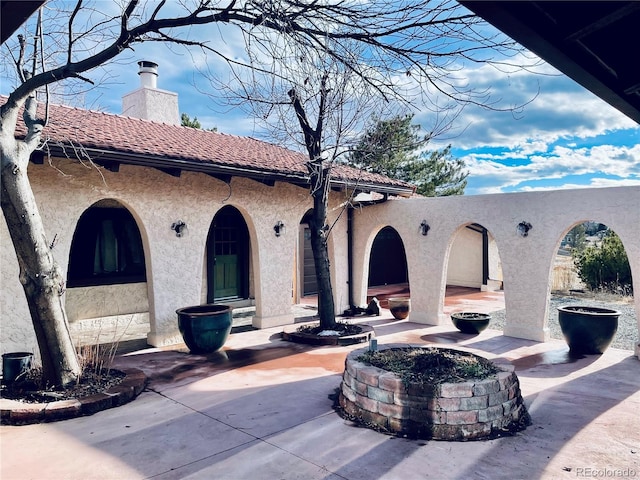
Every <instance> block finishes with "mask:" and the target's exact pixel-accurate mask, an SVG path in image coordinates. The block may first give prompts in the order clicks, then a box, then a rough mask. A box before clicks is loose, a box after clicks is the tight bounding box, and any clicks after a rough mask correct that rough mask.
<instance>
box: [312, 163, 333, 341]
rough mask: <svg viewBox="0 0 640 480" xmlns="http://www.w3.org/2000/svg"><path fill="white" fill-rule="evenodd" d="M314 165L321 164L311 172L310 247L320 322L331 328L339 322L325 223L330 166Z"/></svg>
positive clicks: (324, 327) (326, 328) (327, 230)
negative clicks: (335, 305) (336, 313)
mask: <svg viewBox="0 0 640 480" xmlns="http://www.w3.org/2000/svg"><path fill="white" fill-rule="evenodd" d="M319 162H321V160H319ZM315 165H317V166H318V170H317V171H316V172H314V174H312V175H311V184H312V185H316V189H315V190H314V191H313V193H312V196H313V213H312V215H311V219H310V222H309V228H310V230H311V250H312V252H313V261H314V264H315V268H316V281H317V284H318V314H319V316H320V326H321V327H322V328H323V329H325V330H328V329H331V328H332V327H334V326H335V323H336V317H335V307H334V303H333V288H332V286H331V269H330V263H329V246H328V244H327V235H328V232H329V228H328V225H327V224H326V219H327V202H328V192H329V181H330V175H331V170H330V169H329V168H327V167H326V166H323V165H322V164H321V163H320V165H318V164H315ZM316 175H317V177H316ZM314 177H316V178H314Z"/></svg>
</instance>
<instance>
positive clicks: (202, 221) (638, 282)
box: [0, 160, 640, 352]
mask: <svg viewBox="0 0 640 480" xmlns="http://www.w3.org/2000/svg"><path fill="white" fill-rule="evenodd" d="M54 165H55V167H56V168H55V169H54V168H52V167H51V166H49V165H46V164H45V165H30V167H29V176H30V178H31V181H32V184H33V188H34V192H35V195H36V199H37V201H38V204H39V206H40V211H41V215H42V217H43V221H44V225H45V229H46V232H47V237H48V238H49V239H52V238H53V237H54V235H57V237H56V238H57V243H56V246H55V248H54V254H55V256H56V259H57V261H58V262H59V264H60V266H61V268H62V270H63V271H64V272H66V270H67V265H68V258H69V249H70V244H71V239H72V236H73V232H74V230H75V227H76V224H77V222H78V219H79V218H80V215H81V214H82V213H83V212H84V211H85V210H86V209H87V208H89V207H90V206H91V205H92V204H94V203H95V202H97V201H98V200H101V199H105V198H112V199H115V200H117V201H119V202H120V203H122V204H123V205H125V206H126V207H127V208H128V209H129V210H130V212H131V213H132V214H133V216H134V218H135V219H136V221H137V222H138V227H139V228H140V232H141V234H142V239H143V244H144V248H145V258H146V264H147V298H146V301H147V302H148V316H149V322H150V332H149V335H148V339H149V342H150V343H151V344H153V345H169V344H174V343H178V342H180V341H181V338H180V335H179V332H178V330H177V322H176V315H175V310H176V309H177V308H180V307H184V306H187V305H194V304H199V303H201V301H202V293H203V281H204V277H203V272H204V257H205V255H204V252H205V245H206V239H207V234H208V231H209V227H210V224H211V221H212V219H213V218H214V216H215V214H216V212H217V211H218V210H219V209H220V208H222V207H223V206H225V205H233V206H235V207H236V208H238V209H239V210H240V212H241V213H242V214H243V216H244V219H245V221H246V223H247V226H248V229H249V235H250V238H251V246H250V250H251V263H252V272H253V278H252V292H253V294H254V295H255V304H256V315H255V317H254V325H255V326H257V327H268V326H275V325H283V324H287V323H292V322H293V314H292V312H291V301H292V287H293V281H294V276H293V272H294V268H293V262H294V258H295V252H296V249H297V248H298V225H299V223H300V220H301V219H302V217H303V216H304V213H305V212H306V211H307V210H308V209H309V208H311V206H312V204H311V200H310V197H309V193H308V191H307V190H306V189H304V188H300V187H296V186H293V185H288V184H283V183H276V185H275V186H274V187H269V186H267V185H264V184H262V183H259V182H255V181H252V180H248V179H242V178H235V177H234V178H233V179H232V181H231V183H230V184H229V185H227V184H226V183H224V182H222V181H220V180H217V179H215V178H213V177H211V176H208V175H204V174H197V173H189V172H183V173H182V175H181V176H180V177H173V176H170V175H168V174H166V173H163V172H160V171H159V170H155V169H150V168H142V167H131V166H122V167H121V169H120V172H115V173H114V172H109V171H106V170H104V169H100V170H99V171H98V170H97V169H96V168H94V167H87V166H83V165H80V164H78V163H72V162H69V161H66V160H57V161H55V163H54ZM103 177H104V180H103ZM345 200H346V197H345V194H344V193H339V192H332V194H331V201H330V208H329V210H330V219H329V224H330V225H331V224H333V220H335V219H338V221H337V223H336V224H335V225H334V227H333V230H332V234H331V237H330V241H329V253H330V256H331V272H332V280H333V286H334V295H335V300H336V312H337V313H340V312H342V311H343V310H344V309H345V308H347V307H348V306H349V305H348V288H347V287H348V285H347V280H348V268H347V261H346V260H347V241H346V239H347V233H346V217H347V215H346V214H345V215H341V216H340V214H341V212H342V209H341V208H340V205H341V204H342V203H343V202H345ZM638 205H640V187H619V188H607V189H594V190H587V189H585V190H563V191H552V192H539V193H538V192H532V193H514V194H501V195H485V196H470V197H464V196H463V197H447V198H420V199H417V198H416V199H404V200H391V201H388V202H386V203H383V204H380V205H375V206H368V207H364V208H362V209H356V211H355V212H354V232H355V238H354V252H355V255H354V298H355V303H356V304H358V305H363V304H364V303H365V301H366V285H367V277H368V271H367V270H368V262H369V254H370V251H371V245H372V242H373V239H374V238H375V235H376V234H377V233H378V231H379V230H380V229H381V228H383V227H385V226H387V225H389V226H392V227H394V228H395V229H396V230H397V231H398V233H399V234H400V236H401V238H402V240H403V242H404V245H405V251H406V254H407V262H408V267H409V281H410V286H411V297H412V314H411V320H413V321H417V322H422V323H427V324H441V323H444V322H445V321H448V319H445V317H444V315H443V309H442V305H443V299H444V291H445V286H446V275H447V265H448V261H449V256H450V248H451V245H452V242H453V239H454V237H455V234H456V233H457V232H458V231H459V230H460V229H462V228H463V227H464V226H465V225H468V224H471V223H479V224H481V225H482V226H484V227H485V228H487V229H488V230H489V231H490V232H491V234H492V235H493V238H494V239H495V247H496V248H497V250H498V251H499V255H500V260H501V263H502V274H503V277H504V284H505V299H506V308H507V325H506V329H505V334H506V335H511V336H516V337H521V338H528V339H533V340H540V341H542V340H546V339H547V338H548V332H547V328H546V319H547V314H548V295H549V285H550V276H551V272H552V265H553V258H554V256H555V254H556V251H557V249H558V246H559V244H560V240H561V239H562V238H563V236H564V234H565V233H566V232H567V231H568V230H569V229H570V228H571V227H572V226H574V225H575V224H577V223H579V222H582V221H587V220H595V221H598V222H601V223H605V224H606V225H608V226H609V227H611V228H613V229H614V230H615V231H616V232H617V233H618V234H619V236H620V238H621V239H622V241H623V243H624V246H625V248H626V251H627V255H628V257H629V261H630V263H631V269H632V273H633V276H634V289H635V291H636V292H639V291H640V209H639V208H638ZM178 219H180V220H183V221H184V222H186V223H187V225H188V230H189V233H188V235H186V236H185V237H182V238H178V237H176V235H175V233H174V232H173V231H172V230H171V229H170V225H171V223H173V222H175V221H176V220H178ZM422 219H426V220H427V221H428V223H429V225H430V226H431V230H430V231H429V234H428V235H427V236H423V235H421V233H420V228H419V226H420V222H421V221H422ZM278 220H280V221H282V222H284V224H285V225H286V226H287V228H286V230H285V232H284V234H283V235H282V236H280V237H276V236H275V235H274V231H273V225H274V224H275V223H276V222H277V221H278ZM522 220H526V221H528V222H530V223H531V224H532V225H533V230H532V231H531V232H530V234H529V236H528V237H526V238H523V237H520V236H519V235H518V234H517V232H516V225H517V224H518V223H519V222H520V221H522ZM1 223H2V225H0V242H1V243H0V245H1V248H0V261H1V262H2V263H1V265H0V280H1V282H2V293H1V295H2V306H1V308H2V311H1V319H2V329H1V330H0V341H1V345H2V346H1V348H2V352H6V351H16V350H32V351H35V350H36V344H35V337H34V334H33V328H32V326H31V321H30V318H29V313H28V309H27V305H26V301H25V300H24V293H23V292H22V288H21V286H20V284H19V281H18V266H17V262H16V259H15V253H14V251H13V248H12V246H11V243H10V239H9V236H8V232H7V229H6V224H5V222H4V221H2V222H1ZM492 248H493V247H492ZM78 293H80V292H78ZM141 298H143V296H142V297H141ZM65 300H67V301H68V299H65ZM141 301H142V300H141ZM109 303H110V302H104V305H109ZM83 308H87V307H83ZM118 308H120V307H118ZM122 308H124V307H122ZM136 309H137V308H136ZM636 312H637V314H638V318H640V295H636ZM102 313H103V314H105V315H107V313H109V314H110V315H117V314H118V312H117V311H114V312H106V311H104V310H102Z"/></svg>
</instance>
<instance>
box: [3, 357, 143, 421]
mask: <svg viewBox="0 0 640 480" xmlns="http://www.w3.org/2000/svg"><path fill="white" fill-rule="evenodd" d="M119 370H120V371H122V372H123V373H124V374H125V377H124V378H123V379H122V381H121V382H120V383H119V384H117V385H114V386H112V387H110V388H109V389H108V390H107V391H106V392H105V393H96V394H95V395H89V396H86V397H81V398H76V399H71V400H59V401H55V402H47V403H25V402H18V401H17V400H10V399H7V398H2V399H0V420H1V422H0V423H1V424H2V425H27V424H31V423H41V422H56V421H58V420H67V419H69V418H75V417H80V416H84V415H93V414H94V413H97V412H100V411H102V410H107V409H109V408H113V407H119V406H120V405H124V404H125V403H129V402H130V401H132V400H133V399H135V398H136V397H137V396H138V395H140V393H141V392H142V391H143V390H144V388H145V386H146V384H147V376H146V375H145V374H144V372H143V371H142V370H140V369H137V368H122V369H119Z"/></svg>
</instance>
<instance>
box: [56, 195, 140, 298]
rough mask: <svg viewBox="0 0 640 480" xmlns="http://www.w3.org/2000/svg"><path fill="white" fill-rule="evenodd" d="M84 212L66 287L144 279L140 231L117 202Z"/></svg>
mask: <svg viewBox="0 0 640 480" xmlns="http://www.w3.org/2000/svg"><path fill="white" fill-rule="evenodd" d="M108 205H109V206H102V204H98V205H94V206H92V207H91V208H89V209H88V210H87V211H85V212H84V213H83V214H82V216H81V217H80V220H79V221H78V226H77V227H76V231H75V233H74V235H73V240H72V242H71V254H70V258H69V275H68V279H67V285H68V286H69V287H88V286H93V285H114V284H121V283H138V282H145V281H146V280H147V275H146V270H145V263H144V250H143V247H142V238H141V237H140V231H139V230H138V225H137V224H136V222H135V220H134V219H133V216H132V215H131V213H129V211H128V210H127V209H126V208H123V207H120V206H114V205H119V204H117V202H108Z"/></svg>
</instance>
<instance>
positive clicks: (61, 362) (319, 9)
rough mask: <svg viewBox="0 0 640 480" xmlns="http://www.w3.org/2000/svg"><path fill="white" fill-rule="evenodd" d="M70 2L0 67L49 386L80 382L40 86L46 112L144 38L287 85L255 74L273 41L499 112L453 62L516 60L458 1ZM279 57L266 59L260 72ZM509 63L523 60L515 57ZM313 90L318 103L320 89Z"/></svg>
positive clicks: (9, 162) (9, 202)
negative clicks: (9, 82) (56, 95)
mask: <svg viewBox="0 0 640 480" xmlns="http://www.w3.org/2000/svg"><path fill="white" fill-rule="evenodd" d="M68 3H69V2H57V1H56V0H50V1H49V2H47V3H46V4H45V7H44V9H43V10H41V12H42V13H43V15H44V16H43V17H40V19H39V20H38V21H30V22H29V23H28V24H27V25H32V26H34V30H33V32H31V34H30V36H29V37H26V36H24V37H18V39H17V40H16V41H13V40H12V41H11V42H7V43H5V45H4V47H5V50H4V51H5V52H8V53H7V55H9V56H10V60H11V61H6V62H3V65H7V64H13V65H14V67H15V69H14V71H15V74H16V84H15V88H14V89H13V90H12V92H11V93H10V95H9V97H8V99H7V100H6V102H5V103H4V105H2V107H0V120H1V124H0V128H1V130H0V145H1V148H2V157H1V169H2V171H1V173H2V212H3V216H4V218H5V221H6V222H7V226H8V228H9V232H10V235H11V239H12V242H13V245H14V248H15V250H16V253H17V256H18V263H19V265H20V281H21V283H22V284H23V286H24V291H25V295H26V297H27V301H28V304H29V308H30V312H31V316H32V321H33V325H34V329H35V332H36V335H37V340H38V345H39V348H40V353H41V357H42V363H43V369H44V373H45V375H46V377H47V379H48V380H49V381H51V382H53V383H55V384H68V383H70V382H73V381H75V380H77V378H78V376H79V374H80V371H79V366H78V362H77V359H76V356H75V352H74V349H73V345H72V341H71V339H70V334H69V330H68V326H67V319H66V314H65V312H64V308H63V306H62V303H61V302H60V296H61V295H62V293H63V291H64V278H63V276H62V275H61V272H60V270H59V268H58V266H57V265H56V262H55V260H54V257H53V254H52V252H51V248H50V245H49V241H48V239H47V238H46V232H45V229H44V227H43V224H42V221H41V219H40V215H39V213H38V208H37V205H36V202H35V199H34V196H33V192H32V190H31V186H30V184H29V179H28V176H27V167H28V163H29V157H30V155H31V153H33V152H34V151H35V150H36V149H38V148H39V147H41V146H42V143H43V141H44V140H45V139H46V125H47V116H46V109H45V110H44V112H45V113H43V114H38V112H39V111H41V110H38V108H37V104H38V96H39V95H40V93H38V92H42V91H43V90H44V92H42V93H43V94H44V103H45V104H46V103H47V102H48V95H47V92H48V89H47V87H48V86H50V85H54V84H57V83H60V82H64V83H65V84H67V85H69V86H68V87H67V88H72V87H74V86H75V87H78V86H80V87H79V88H80V89H81V88H82V85H83V84H85V85H86V84H93V83H94V82H95V83H97V84H100V83H101V81H102V80H101V79H100V80H98V81H96V80H95V78H96V75H98V72H99V71H103V72H107V75H108V66H109V64H110V63H112V62H113V61H115V60H116V59H117V58H119V57H121V56H122V55H123V53H125V52H127V51H130V49H132V48H133V47H134V46H135V45H136V44H138V43H141V42H168V43H172V44H175V45H180V46H184V47H187V48H189V47H190V48H199V49H201V50H202V51H204V52H205V53H206V54H207V55H208V56H211V57H212V58H213V57H218V58H217V60H218V61H219V60H220V59H222V60H223V61H224V62H226V65H227V67H228V68H229V71H233V72H235V73H234V75H236V76H237V77H238V78H246V77H245V75H247V74H246V73H241V72H243V71H244V72H260V71H262V73H265V74H267V75H276V76H280V78H281V79H286V75H283V73H282V72H284V71H285V70H283V69H282V68H281V69H279V70H274V69H272V68H265V69H262V67H261V64H260V63H257V62H255V61H253V60H254V59H255V52H257V51H262V52H267V53H268V52H272V53H273V52H275V51H276V48H275V47H277V46H278V45H286V44H288V45H295V47H296V50H297V51H299V52H303V51H306V52H311V53H313V54H314V55H318V56H320V57H324V58H327V59H331V61H332V62H333V63H334V64H336V65H341V66H342V68H343V69H344V70H348V71H349V72H350V75H351V76H354V77H357V78H359V79H360V80H361V84H363V85H367V86H368V88H369V89H370V90H371V91H375V92H377V94H378V95H379V96H380V97H381V98H384V99H387V100H390V99H392V98H393V97H396V98H397V97H405V98H406V99H408V98H409V97H413V98H415V97H421V98H422V102H423V104H425V105H430V106H431V107H432V108H433V109H434V110H435V111H440V110H442V108H443V107H446V106H448V105H449V104H450V103H451V102H453V103H458V104H460V103H474V104H479V105H485V106H488V107H490V108H496V105H495V104H494V103H493V100H492V99H491V97H490V96H489V95H488V92H485V91H480V92H478V91H475V90H474V89H472V88H470V87H469V86H468V85H467V82H466V80H465V79H464V76H463V75H462V70H461V69H462V68H463V64H462V63H460V62H462V61H465V62H483V63H491V64H493V65H495V66H496V67H498V68H502V67H505V66H506V65H508V64H509V63H510V60H509V56H510V55H512V54H513V53H514V52H515V49H514V45H513V43H512V42H510V41H509V40H508V39H507V38H506V37H502V36H494V35H493V34H486V30H483V28H482V25H481V23H480V20H479V19H478V18H476V17H474V16H473V15H472V14H471V13H469V12H468V11H466V10H465V9H464V8H463V7H461V6H460V5H459V4H458V3H457V2H455V1H453V0H438V1H436V2H432V1H424V2H413V1H409V0H398V1H395V2H389V1H387V0H370V1H368V2H361V1H358V0H345V1H341V2H332V1H324V0H321V1H303V0H274V1H268V2H267V1H251V0H245V1H242V2H239V1H237V0H184V1H181V2H167V1H166V0H157V1H154V0H149V1H147V2H144V1H140V0H127V1H125V0H122V1H120V2H101V3H100V4H99V5H98V4H97V3H95V2H90V1H88V0H87V1H83V0H78V1H77V2H76V3H75V4H73V5H71V6H70V9H68V10H65V6H66V5H67V4H68ZM43 25H44V26H46V28H43ZM207 25H209V26H210V25H217V26H218V28H219V29H227V30H226V31H229V29H235V31H237V32H241V33H242V35H243V36H244V39H245V42H246V49H247V52H246V53H247V55H246V56H244V57H242V56H239V57H236V56H233V55H229V54H225V50H224V49H223V48H222V47H220V45H221V44H220V43H213V42H212V43H209V41H207V40H206V39H207V38H210V37H211V34H212V32H211V29H209V30H208V31H205V32H203V30H202V28H204V27H205V26H207ZM260 47H265V48H263V49H262V50H260ZM252 55H254V57H252ZM7 58H9V57H7ZM243 58H244V59H243ZM279 60H281V58H280V57H278V56H273V57H272V58H270V59H267V62H266V64H271V63H272V62H275V63H278V61H279ZM516 63H521V62H520V59H518V60H517V62H516ZM281 67H283V66H282V65H281ZM261 69H262V70H261ZM320 78H323V77H322V76H321V77H320ZM320 86H321V88H320V97H319V98H320V99H322V82H320ZM299 87H300V86H299V85H291V86H290V88H289V89H288V90H287V91H291V95H290V98H289V99H288V100H289V102H290V105H291V104H293V106H294V109H295V111H296V114H297V118H298V120H299V125H300V126H301V127H302V130H303V133H304V138H305V146H307V150H308V153H309V155H310V159H311V160H312V162H311V163H310V165H313V163H314V161H317V162H320V160H318V158H322V155H321V154H322V152H321V150H322V149H321V148H319V147H318V146H317V145H316V142H317V141H318V140H319V135H320V134H321V133H322V131H323V130H322V128H321V127H322V125H321V124H322V122H323V120H322V115H321V116H319V117H318V121H319V122H318V123H319V124H320V125H318V124H316V125H315V126H312V124H311V123H310V120H309V118H308V117H306V115H305V112H304V110H300V108H299V107H300V106H301V105H302V100H303V99H302V97H301V93H300V88H299ZM325 93H326V92H325ZM318 127H320V128H318ZM309 142H310V143H309ZM317 154H320V157H318V156H317ZM322 171H323V170H322V169H321V172H322ZM322 175H323V173H321V174H320V176H322ZM311 176H312V177H313V172H312V175H311ZM314 182H315V180H314V179H313V178H312V184H314ZM314 188H315V187H314ZM314 198H315V197H314ZM316 208H318V209H321V206H320V205H318V206H316ZM324 248H326V242H325V247H324Z"/></svg>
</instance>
